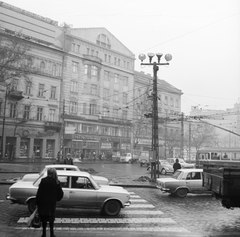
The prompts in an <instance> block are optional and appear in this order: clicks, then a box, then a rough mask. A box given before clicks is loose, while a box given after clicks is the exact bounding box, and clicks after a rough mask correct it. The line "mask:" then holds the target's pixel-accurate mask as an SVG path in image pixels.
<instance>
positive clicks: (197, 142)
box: [185, 122, 218, 150]
mask: <svg viewBox="0 0 240 237" xmlns="http://www.w3.org/2000/svg"><path fill="white" fill-rule="evenodd" d="M186 134H189V131H187V132H186ZM190 139H191V146H192V147H195V149H196V150H198V149H199V148H201V147H204V146H217V144H218V134H217V133H216V129H215V128H214V127H213V126H211V125H209V124H206V123H202V122H195V123H193V124H192V127H191V134H190ZM185 144H189V136H186V139H185Z"/></svg>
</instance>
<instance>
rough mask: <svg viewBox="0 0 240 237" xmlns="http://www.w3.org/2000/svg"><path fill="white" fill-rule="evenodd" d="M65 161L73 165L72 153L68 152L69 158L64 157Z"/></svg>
mask: <svg viewBox="0 0 240 237" xmlns="http://www.w3.org/2000/svg"><path fill="white" fill-rule="evenodd" d="M63 163H64V164H66V165H73V160H72V157H71V154H70V153H67V158H65V159H64V161H63Z"/></svg>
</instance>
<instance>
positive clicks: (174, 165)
mask: <svg viewBox="0 0 240 237" xmlns="http://www.w3.org/2000/svg"><path fill="white" fill-rule="evenodd" d="M181 168H182V166H181V165H180V163H179V159H176V161H175V163H174V164H173V170H174V173H175V171H176V170H178V169H181Z"/></svg>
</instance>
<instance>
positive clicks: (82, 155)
mask: <svg viewBox="0 0 240 237" xmlns="http://www.w3.org/2000/svg"><path fill="white" fill-rule="evenodd" d="M83 159H84V154H83V152H82V153H81V160H83Z"/></svg>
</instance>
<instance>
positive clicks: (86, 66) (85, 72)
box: [84, 65, 88, 75]
mask: <svg viewBox="0 0 240 237" xmlns="http://www.w3.org/2000/svg"><path fill="white" fill-rule="evenodd" d="M84 74H85V75H87V74H88V65H85V66H84Z"/></svg>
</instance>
